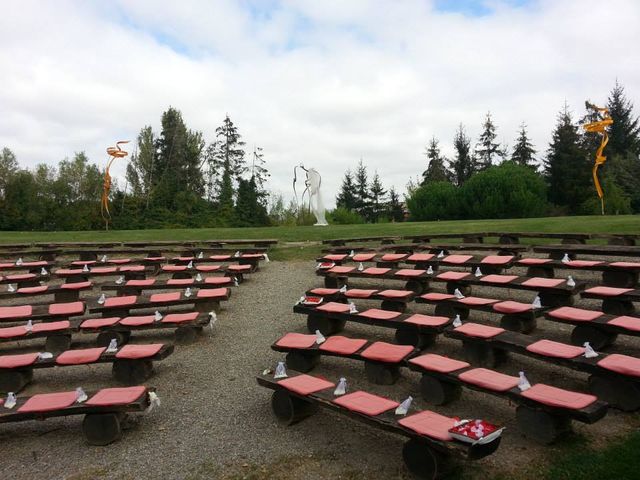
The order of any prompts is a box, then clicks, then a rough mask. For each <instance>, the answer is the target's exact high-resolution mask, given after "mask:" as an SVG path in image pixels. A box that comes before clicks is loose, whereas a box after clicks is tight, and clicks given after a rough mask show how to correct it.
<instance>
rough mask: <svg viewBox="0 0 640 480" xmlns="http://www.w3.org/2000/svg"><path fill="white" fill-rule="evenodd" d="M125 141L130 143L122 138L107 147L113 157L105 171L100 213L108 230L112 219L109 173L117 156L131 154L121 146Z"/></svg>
mask: <svg viewBox="0 0 640 480" xmlns="http://www.w3.org/2000/svg"><path fill="white" fill-rule="evenodd" d="M123 143H129V140H120V141H119V142H116V146H115V147H109V148H107V153H108V154H109V156H110V157H111V158H110V159H109V162H108V163H107V168H106V169H105V171H104V184H103V187H102V201H101V204H100V213H101V214H102V218H103V219H104V226H105V229H106V230H109V221H110V220H111V213H110V212H109V192H110V191H111V175H110V174H109V169H110V168H111V164H112V163H113V161H114V160H115V159H116V158H124V157H126V156H127V155H129V152H126V151H124V150H122V148H120V145H122V144H123Z"/></svg>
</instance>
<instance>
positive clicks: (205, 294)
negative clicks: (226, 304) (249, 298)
mask: <svg viewBox="0 0 640 480" xmlns="http://www.w3.org/2000/svg"><path fill="white" fill-rule="evenodd" d="M228 295H229V290H228V289H226V288H207V289H203V290H198V294H197V295H196V297H198V298H219V299H225V298H227V296H228Z"/></svg>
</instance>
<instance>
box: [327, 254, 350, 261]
mask: <svg viewBox="0 0 640 480" xmlns="http://www.w3.org/2000/svg"><path fill="white" fill-rule="evenodd" d="M322 258H323V259H324V260H329V261H331V262H341V261H342V260H344V259H345V258H347V254H346V253H330V254H328V255H325V256H324V257H322Z"/></svg>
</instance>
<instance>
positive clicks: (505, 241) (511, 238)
mask: <svg viewBox="0 0 640 480" xmlns="http://www.w3.org/2000/svg"><path fill="white" fill-rule="evenodd" d="M498 243H500V244H502V245H515V244H518V243H520V238H519V237H518V236H516V235H500V238H499V239H498Z"/></svg>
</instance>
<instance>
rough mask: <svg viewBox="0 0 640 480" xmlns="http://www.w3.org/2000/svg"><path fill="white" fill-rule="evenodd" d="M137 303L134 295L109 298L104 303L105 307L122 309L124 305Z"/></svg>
mask: <svg viewBox="0 0 640 480" xmlns="http://www.w3.org/2000/svg"><path fill="white" fill-rule="evenodd" d="M137 301H138V297H137V296H136V295H128V296H125V297H111V298H107V299H106V300H105V301H104V306H105V307H124V306H126V305H134V304H135V303H136V302H137Z"/></svg>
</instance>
